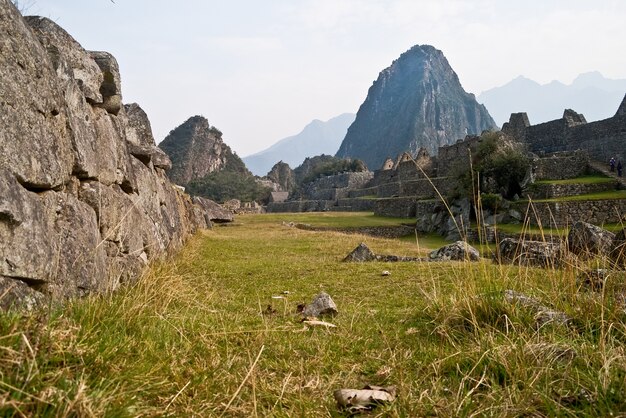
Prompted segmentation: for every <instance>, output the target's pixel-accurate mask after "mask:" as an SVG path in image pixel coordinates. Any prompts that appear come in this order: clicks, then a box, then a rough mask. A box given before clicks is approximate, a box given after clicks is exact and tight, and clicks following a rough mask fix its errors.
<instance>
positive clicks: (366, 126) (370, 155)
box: [337, 45, 496, 170]
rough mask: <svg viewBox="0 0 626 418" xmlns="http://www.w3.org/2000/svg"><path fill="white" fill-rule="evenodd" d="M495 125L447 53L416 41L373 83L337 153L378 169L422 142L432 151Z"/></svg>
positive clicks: (418, 146) (432, 152) (413, 149)
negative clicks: (465, 85)
mask: <svg viewBox="0 0 626 418" xmlns="http://www.w3.org/2000/svg"><path fill="white" fill-rule="evenodd" d="M495 127H496V124H495V122H494V120H493V119H492V118H491V116H490V115H489V112H487V109H485V107H484V106H482V105H480V104H478V102H477V101H476V98H475V97H474V95H473V94H470V93H467V92H466V91H465V90H464V89H463V87H462V86H461V83H460V81H459V78H458V76H457V74H456V73H455V72H454V70H453V69H452V67H451V66H450V64H449V63H448V60H447V59H446V58H445V56H444V55H443V53H442V52H441V51H440V50H438V49H436V48H434V47H432V46H430V45H416V46H414V47H413V48H411V49H410V50H408V51H407V52H405V53H403V54H402V55H401V56H400V57H399V58H398V59H397V60H395V61H394V62H393V63H392V64H391V66H390V67H388V68H386V69H385V70H383V71H382V72H381V73H380V75H379V76H378V79H377V80H376V81H375V82H374V84H373V85H372V86H371V87H370V89H369V91H368V93H367V98H366V99H365V101H364V102H363V104H362V105H361V107H360V108H359V111H358V113H357V116H356V119H355V121H354V123H353V124H352V125H351V126H350V128H349V129H348V133H347V134H346V137H345V139H344V141H343V142H342V144H341V147H340V148H339V151H338V152H337V157H341V158H358V159H361V160H363V161H365V163H366V164H367V166H368V167H369V168H370V170H376V169H379V168H380V167H381V165H382V164H383V162H384V161H385V159H386V158H388V157H390V158H394V159H395V158H396V157H397V156H398V155H399V154H400V153H402V152H405V151H408V152H412V153H415V152H417V150H418V149H419V148H422V147H423V148H425V149H427V150H428V152H429V153H430V154H431V155H433V154H436V153H437V151H438V149H439V147H440V146H442V145H449V144H452V143H454V142H456V141H457V140H459V139H463V138H464V137H465V136H466V135H467V134H480V133H481V132H482V131H483V130H486V129H492V128H495Z"/></svg>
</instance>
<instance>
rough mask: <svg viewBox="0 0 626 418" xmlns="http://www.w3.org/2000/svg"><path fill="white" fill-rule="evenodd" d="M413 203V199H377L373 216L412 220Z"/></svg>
mask: <svg viewBox="0 0 626 418" xmlns="http://www.w3.org/2000/svg"><path fill="white" fill-rule="evenodd" d="M415 202H416V199H415V197H396V198H389V199H377V200H376V201H375V203H374V214H375V215H379V216H390V217H395V218H414V217H415Z"/></svg>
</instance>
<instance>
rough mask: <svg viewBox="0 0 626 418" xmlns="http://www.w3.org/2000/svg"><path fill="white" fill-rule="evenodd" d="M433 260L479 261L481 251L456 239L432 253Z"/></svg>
mask: <svg viewBox="0 0 626 418" xmlns="http://www.w3.org/2000/svg"><path fill="white" fill-rule="evenodd" d="M430 259H431V260H433V261H464V260H469V261H478V260H480V253H479V252H478V250H477V249H476V248H474V247H472V246H471V245H469V244H468V243H467V242H465V241H456V242H453V243H452V244H449V245H446V246H444V247H441V248H439V249H438V250H435V251H433V252H431V253H430Z"/></svg>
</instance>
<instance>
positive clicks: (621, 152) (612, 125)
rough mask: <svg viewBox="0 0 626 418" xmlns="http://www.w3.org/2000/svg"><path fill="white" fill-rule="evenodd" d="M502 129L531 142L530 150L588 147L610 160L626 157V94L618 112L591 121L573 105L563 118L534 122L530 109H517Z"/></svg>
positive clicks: (593, 154) (591, 152)
mask: <svg viewBox="0 0 626 418" xmlns="http://www.w3.org/2000/svg"><path fill="white" fill-rule="evenodd" d="M502 131H503V132H504V133H506V134H508V135H510V136H511V137H512V138H514V139H515V140H517V141H520V142H523V143H525V144H527V145H528V148H529V150H530V151H532V152H535V153H538V154H548V153H553V152H560V151H576V150H585V151H586V152H587V153H588V154H589V155H590V157H591V158H592V159H595V160H598V161H608V160H609V159H610V158H611V157H615V158H616V159H618V160H622V161H624V160H625V158H626V96H625V97H624V100H623V101H622V104H621V105H620V107H619V109H618V110H617V112H616V114H615V116H613V117H611V118H608V119H604V120H600V121H596V122H589V123H588V122H587V121H586V120H585V117H584V116H583V115H581V114H579V113H576V112H575V111H573V110H571V109H567V110H565V112H564V113H563V117H562V118H561V119H557V120H553V121H550V122H545V123H541V124H538V125H531V124H530V122H529V120H528V116H527V115H526V113H513V114H512V115H511V118H510V120H509V122H508V123H505V124H504V126H503V127H502Z"/></svg>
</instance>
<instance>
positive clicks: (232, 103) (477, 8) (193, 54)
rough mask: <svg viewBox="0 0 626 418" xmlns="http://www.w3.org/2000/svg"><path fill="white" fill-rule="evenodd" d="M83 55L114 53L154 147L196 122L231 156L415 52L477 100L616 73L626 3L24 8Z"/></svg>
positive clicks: (64, 0) (353, 107)
mask: <svg viewBox="0 0 626 418" xmlns="http://www.w3.org/2000/svg"><path fill="white" fill-rule="evenodd" d="M20 3H21V4H22V5H25V6H28V10H27V13H26V14H38V15H42V16H46V17H49V18H51V19H53V20H55V21H56V22H57V23H58V24H60V25H61V26H62V27H63V28H65V29H66V30H67V31H68V32H69V33H70V34H71V35H72V36H74V38H76V40H77V41H78V42H80V43H81V44H82V45H83V47H85V48H86V49H92V50H106V51H109V52H111V53H112V54H114V55H115V56H116V58H117V60H118V62H119V65H120V68H121V73H122V93H123V100H124V102H125V103H131V102H137V103H139V104H140V105H141V106H142V107H143V108H144V110H145V111H146V112H147V113H148V116H149V117H150V121H151V122H152V127H153V130H154V134H155V137H156V139H157V142H158V141H160V140H162V139H163V138H164V137H165V136H166V135H167V133H168V132H169V131H170V130H171V129H173V128H175V127H176V126H178V125H180V124H181V123H182V122H184V121H185V120H186V119H187V118H188V117H190V116H192V115H196V114H201V115H204V116H205V117H206V118H207V119H208V120H209V122H210V123H211V124H212V125H215V126H216V127H217V128H219V129H220V130H221V131H222V132H223V133H224V139H225V141H226V143H228V144H229V145H230V146H231V147H232V148H233V149H234V150H235V151H236V152H237V153H238V154H239V155H240V156H246V155H248V154H251V153H253V152H256V151H260V150H261V149H264V148H266V147H267V146H269V145H271V144H272V143H274V142H276V141H277V140H279V139H282V138H284V137H286V136H289V135H293V134H296V133H298V132H299V131H300V130H301V129H302V128H303V127H304V126H305V125H306V124H307V123H309V122H310V121H311V120H313V119H322V120H327V119H330V118H331V117H334V116H337V115H339V114H341V113H344V112H354V113H356V111H357V110H358V107H359V105H360V104H361V103H362V102H363V100H364V99H365V96H366V95H367V90H368V88H369V87H370V86H371V84H372V82H373V81H374V80H375V79H376V78H377V76H378V73H379V72H380V71H381V70H382V69H384V68H386V67H388V66H389V65H390V64H391V62H392V61H393V60H394V59H395V58H397V57H398V56H399V55H400V54H401V53H402V52H404V51H406V50H407V49H409V48H410V47H411V46H413V45H416V44H431V45H434V46H435V47H437V48H438V49H441V50H442V51H443V52H444V54H445V55H446V57H447V58H448V60H449V61H450V64H451V65H452V67H453V68H454V70H455V71H456V72H457V74H458V75H459V78H460V80H461V83H462V84H463V86H464V87H465V89H466V90H467V91H470V92H472V93H475V94H479V93H480V92H482V91H484V90H487V89H489V88H492V87H495V86H499V85H502V84H505V83H506V82H508V81H510V80H511V79H513V78H515V77H516V76H518V75H524V76H526V77H528V78H531V79H534V80H536V81H538V82H540V83H547V82H549V81H551V80H560V81H562V82H565V83H570V82H571V81H572V80H573V79H574V77H575V76H576V75H578V74H580V73H583V72H587V71H591V70H598V71H600V72H602V73H603V74H604V76H606V77H609V78H626V1H624V0H601V1H589V0H580V1H579V0H526V1H523V2H521V1H508V0H220V1H214V0H180V1H171V0H170V1H165V0H115V3H113V2H111V1H110V0H21V1H20Z"/></svg>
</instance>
